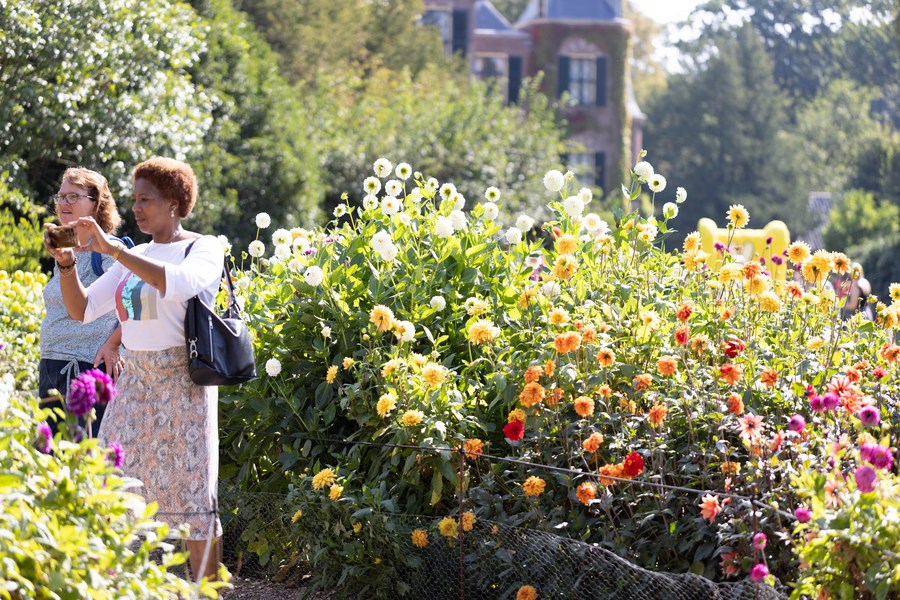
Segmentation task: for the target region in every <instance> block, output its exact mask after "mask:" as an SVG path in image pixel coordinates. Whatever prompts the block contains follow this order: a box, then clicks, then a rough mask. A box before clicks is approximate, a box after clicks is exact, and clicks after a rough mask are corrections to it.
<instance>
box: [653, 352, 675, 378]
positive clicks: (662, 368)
mask: <svg viewBox="0 0 900 600" xmlns="http://www.w3.org/2000/svg"><path fill="white" fill-rule="evenodd" d="M656 368H657V370H659V372H660V374H662V375H665V376H666V377H668V376H669V375H674V374H675V371H677V370H678V361H677V360H676V359H675V357H674V356H663V357H661V358H660V359H659V360H658V361H656Z"/></svg>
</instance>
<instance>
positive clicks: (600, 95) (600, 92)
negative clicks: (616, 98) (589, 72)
mask: <svg viewBox="0 0 900 600" xmlns="http://www.w3.org/2000/svg"><path fill="white" fill-rule="evenodd" d="M597 106H606V57H605V56H598V57H597Z"/></svg>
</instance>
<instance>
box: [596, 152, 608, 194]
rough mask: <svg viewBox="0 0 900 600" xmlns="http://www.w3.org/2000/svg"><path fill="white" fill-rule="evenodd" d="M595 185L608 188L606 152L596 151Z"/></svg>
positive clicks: (604, 188) (603, 188)
mask: <svg viewBox="0 0 900 600" xmlns="http://www.w3.org/2000/svg"><path fill="white" fill-rule="evenodd" d="M594 185H596V186H597V187H598V188H601V189H602V190H604V191H605V190H606V153H605V152H595V153H594Z"/></svg>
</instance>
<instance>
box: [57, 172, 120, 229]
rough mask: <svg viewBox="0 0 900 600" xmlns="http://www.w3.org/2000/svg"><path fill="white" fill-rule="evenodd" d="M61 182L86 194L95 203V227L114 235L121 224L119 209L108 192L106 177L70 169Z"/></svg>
mask: <svg viewBox="0 0 900 600" xmlns="http://www.w3.org/2000/svg"><path fill="white" fill-rule="evenodd" d="M62 180H63V182H69V183H71V184H72V185H74V186H77V187H80V188H81V189H83V190H84V191H86V192H87V193H88V196H90V197H91V198H94V199H95V200H96V201H97V214H96V219H97V225H99V226H100V229H102V230H103V231H105V232H106V233H113V234H114V233H115V232H116V231H117V230H118V229H119V225H121V224H122V217H121V216H119V209H118V208H117V207H116V201H115V200H114V199H113V196H112V192H111V191H109V182H107V181H106V177H104V176H103V175H101V174H100V173H98V172H97V171H91V170H90V169H85V168H83V167H70V168H68V169H66V172H65V173H63V176H62Z"/></svg>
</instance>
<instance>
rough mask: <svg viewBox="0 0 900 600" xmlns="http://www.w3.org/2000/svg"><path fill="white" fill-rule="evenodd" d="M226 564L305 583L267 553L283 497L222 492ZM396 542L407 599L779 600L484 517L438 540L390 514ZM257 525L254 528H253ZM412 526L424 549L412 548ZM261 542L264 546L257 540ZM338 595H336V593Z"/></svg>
mask: <svg viewBox="0 0 900 600" xmlns="http://www.w3.org/2000/svg"><path fill="white" fill-rule="evenodd" d="M219 508H220V514H221V519H222V525H223V529H224V550H225V563H226V565H227V566H228V567H229V569H230V570H231V571H232V573H235V574H237V575H240V576H242V577H249V578H276V579H279V580H286V581H294V582H299V581H300V579H301V578H302V576H303V575H305V573H304V572H302V568H301V567H300V566H297V567H294V568H292V569H290V570H288V571H287V572H286V571H285V570H284V569H278V568H277V565H272V564H268V562H267V558H266V557H267V556H268V550H269V548H271V547H273V545H275V544H278V543H279V540H285V539H288V537H289V531H290V529H291V527H292V523H291V507H290V506H288V502H287V497H286V496H284V495H280V494H271V493H247V492H240V491H238V490H235V489H231V490H220V499H219ZM390 518H391V520H392V523H393V527H392V528H391V529H392V530H393V531H394V533H395V535H396V536H397V540H396V541H397V543H398V544H402V545H404V546H407V547H409V553H410V554H409V556H408V557H407V560H406V561H405V562H406V564H405V565H403V567H402V568H400V574H401V576H400V579H401V580H402V582H401V583H402V585H403V586H404V587H406V586H408V587H406V589H407V590H408V592H407V593H406V594H405V597H407V598H414V599H419V598H424V599H428V600H444V599H446V600H507V599H509V600H512V599H515V598H516V597H517V594H518V593H519V590H520V589H521V588H522V586H531V587H532V588H534V591H535V592H536V593H537V594H538V597H539V598H540V599H541V600H545V599H551V598H552V599H556V598H558V599H581V598H584V599H588V598H590V599H591V600H595V599H598V598H600V599H608V600H612V599H615V600H657V599H665V600H669V599H671V600H704V599H710V600H711V599H721V600H781V599H784V598H786V595H784V594H782V593H780V592H778V591H776V590H775V589H773V588H772V587H770V586H768V585H766V584H763V583H755V582H753V581H752V580H749V579H748V580H745V581H741V582H737V583H715V582H713V581H710V580H709V579H706V578H704V577H701V576H699V575H694V574H672V573H663V572H654V571H648V570H646V569H643V568H640V567H638V566H636V565H634V564H631V563H630V562H628V561H627V560H625V559H623V558H622V557H620V556H618V555H616V554H614V553H613V552H610V551H609V550H606V549H604V548H601V547H600V546H598V545H597V544H590V543H585V542H582V541H579V540H574V539H570V538H565V537H561V536H558V535H554V534H553V533H550V532H546V531H538V530H534V529H527V528H520V527H512V526H508V525H504V524H500V523H494V522H491V521H488V520H485V519H480V518H479V519H478V520H476V522H475V523H474V524H472V526H471V529H470V530H469V531H462V530H461V528H460V530H458V532H457V533H458V537H456V538H446V537H443V536H440V535H438V534H436V533H435V532H436V530H437V529H438V527H437V524H438V522H439V521H440V517H410V516H408V515H400V514H396V515H391V517H390ZM251 528H252V529H251ZM416 529H422V530H424V531H426V532H430V533H429V534H428V540H427V541H428V543H427V545H425V546H424V547H416V546H414V545H413V544H411V543H410V536H411V534H412V532H413V531H414V530H416ZM260 540H263V541H260ZM338 593H339V594H340V592H339V591H338Z"/></svg>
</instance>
